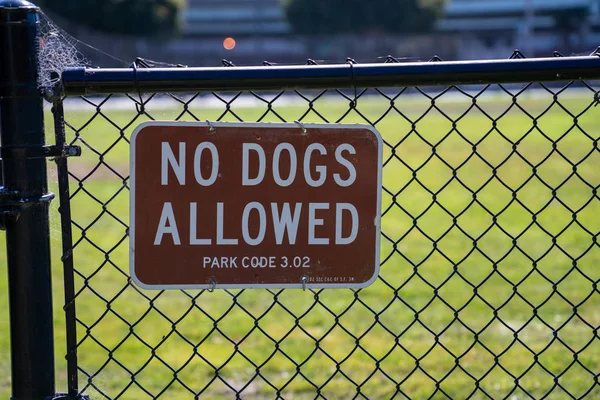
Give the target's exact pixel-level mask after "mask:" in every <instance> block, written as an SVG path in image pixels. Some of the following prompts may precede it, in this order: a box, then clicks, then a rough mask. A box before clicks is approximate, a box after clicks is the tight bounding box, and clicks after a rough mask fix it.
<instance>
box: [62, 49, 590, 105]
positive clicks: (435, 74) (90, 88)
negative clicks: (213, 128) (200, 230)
mask: <svg viewBox="0 0 600 400" xmlns="http://www.w3.org/2000/svg"><path fill="white" fill-rule="evenodd" d="M599 78H600V57H599V56H597V55H593V56H586V57H560V58H559V57H553V58H536V59H509V60H486V61H453V62H445V61H438V62H418V63H380V64H353V63H346V64H336V65H297V66H280V65H273V66H271V65H270V66H261V67H233V68H223V67H209V68H187V67H186V68H149V69H145V68H144V69H142V68H119V69H108V68H67V69H65V70H64V71H63V74H62V85H61V86H62V87H61V88H60V90H61V94H62V95H64V96H77V95H89V94H108V93H133V92H143V93H149V92H197V91H240V90H285V89H327V88H353V87H393V86H402V87H404V86H434V85H447V86H449V85H464V84H491V83H523V82H550V81H566V80H590V79H599Z"/></svg>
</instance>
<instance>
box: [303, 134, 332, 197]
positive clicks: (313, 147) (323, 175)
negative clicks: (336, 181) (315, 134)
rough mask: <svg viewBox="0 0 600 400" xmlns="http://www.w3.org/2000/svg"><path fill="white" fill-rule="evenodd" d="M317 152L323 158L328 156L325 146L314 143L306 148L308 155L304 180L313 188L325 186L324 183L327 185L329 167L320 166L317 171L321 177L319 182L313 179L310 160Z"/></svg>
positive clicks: (305, 157) (305, 158)
mask: <svg viewBox="0 0 600 400" xmlns="http://www.w3.org/2000/svg"><path fill="white" fill-rule="evenodd" d="M315 150H316V151H318V152H319V154H321V155H322V156H324V155H326V154H327V150H326V149H325V146H323V145H322V144H321V143H312V144H310V145H309V146H308V147H307V148H306V153H304V179H305V180H306V183H308V184H309V185H310V186H312V187H318V186H321V185H323V183H325V178H326V174H327V167H326V166H324V165H318V166H317V167H316V168H315V170H316V171H317V173H318V175H319V177H318V178H317V180H314V179H313V178H312V176H311V174H310V158H311V156H312V153H313V151H315Z"/></svg>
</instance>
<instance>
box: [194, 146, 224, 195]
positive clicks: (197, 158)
mask: <svg viewBox="0 0 600 400" xmlns="http://www.w3.org/2000/svg"><path fill="white" fill-rule="evenodd" d="M204 149H206V150H208V151H210V153H211V155H212V168H211V171H210V177H209V178H208V179H204V177H203V176H202V171H201V170H200V162H201V161H202V152H203V151H204ZM218 175H219V152H218V151H217V147H216V146H215V145H214V144H212V143H211V142H202V143H200V144H199V145H198V147H196V152H195V154H194V176H195V177H196V182H198V183H199V184H200V185H202V186H210V185H212V184H213V183H215V181H216V180H217V177H218Z"/></svg>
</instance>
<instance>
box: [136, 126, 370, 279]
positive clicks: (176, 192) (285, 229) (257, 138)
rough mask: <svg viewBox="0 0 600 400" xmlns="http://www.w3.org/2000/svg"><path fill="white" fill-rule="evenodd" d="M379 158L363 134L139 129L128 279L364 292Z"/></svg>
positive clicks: (365, 129) (312, 129) (361, 130)
mask: <svg viewBox="0 0 600 400" xmlns="http://www.w3.org/2000/svg"><path fill="white" fill-rule="evenodd" d="M381 157H382V140H381V136H380V135H379V133H378V132H377V131H376V130H375V129H373V128H372V127H370V126H367V125H341V124H314V125H313V124H307V125H300V124H269V123H239V124H238V123H188V122H147V123H143V124H141V125H140V126H139V127H138V128H137V129H136V130H135V132H134V133H133V136H132V138H131V210H130V219H131V221H130V227H131V229H130V235H131V237H130V239H131V241H130V250H131V251H130V270H131V276H132V278H133V280H134V281H135V282H136V283H137V284H138V285H140V286H142V287H144V288H148V289H167V288H178V289H180V288H197V289H211V288H249V287H315V288H320V287H349V288H361V287H365V286H368V285H369V284H371V283H372V282H373V281H374V280H375V279H376V277H377V275H378V272H379V237H380V215H381V214H380V213H381V205H380V203H381Z"/></svg>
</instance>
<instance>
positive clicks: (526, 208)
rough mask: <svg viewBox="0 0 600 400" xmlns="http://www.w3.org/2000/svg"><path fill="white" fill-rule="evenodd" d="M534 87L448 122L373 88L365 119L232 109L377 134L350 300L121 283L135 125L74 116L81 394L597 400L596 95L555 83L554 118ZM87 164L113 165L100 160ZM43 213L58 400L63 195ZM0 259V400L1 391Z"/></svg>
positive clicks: (114, 112)
mask: <svg viewBox="0 0 600 400" xmlns="http://www.w3.org/2000/svg"><path fill="white" fill-rule="evenodd" d="M571 92H572V93H571ZM528 93H529V91H526V92H525V93H524V94H523V95H521V96H520V97H518V101H517V102H516V104H517V105H518V106H517V105H512V104H513V103H512V97H511V96H509V95H506V94H501V93H497V94H492V95H490V96H488V97H485V98H481V99H479V100H478V101H477V104H478V107H474V106H473V102H472V100H471V99H470V98H468V97H467V96H464V95H460V94H457V93H447V94H445V95H442V96H441V97H440V98H439V99H437V100H436V101H435V105H436V106H437V107H439V109H440V110H441V111H442V112H440V111H439V110H437V109H435V108H431V106H432V103H431V101H430V100H428V99H427V98H425V97H423V96H404V95H403V96H400V98H398V99H396V100H394V106H395V107H396V108H397V109H398V110H400V111H401V112H402V114H404V116H402V115H401V114H400V113H399V112H398V111H397V110H396V109H393V108H390V101H388V100H386V99H384V98H382V97H381V96H379V97H375V96H374V97H368V98H361V99H359V102H358V111H359V112H360V114H359V113H358V112H356V111H355V110H349V107H348V102H346V101H339V100H330V99H329V98H326V97H324V98H320V99H319V100H317V101H316V102H315V103H314V110H316V111H317V112H318V114H317V113H315V112H309V113H308V114H307V115H304V114H305V113H306V111H307V109H308V103H306V104H299V103H294V102H292V103H290V102H285V103H284V104H283V101H282V102H281V103H282V105H279V102H278V100H276V101H274V102H273V107H272V109H273V110H274V111H275V112H276V113H277V114H275V113H273V112H271V111H269V108H268V106H267V104H266V103H265V104H263V105H256V106H248V105H244V106H239V107H238V106H236V104H238V103H240V102H239V101H234V102H233V103H232V104H231V110H233V111H234V112H235V114H236V115H237V116H239V117H240V118H241V119H243V120H244V121H257V120H262V121H267V122H279V121H281V120H280V119H279V117H278V116H277V115H279V116H281V117H282V118H283V119H285V120H287V121H293V120H295V119H299V118H301V117H303V121H304V122H323V120H322V119H321V117H320V115H322V116H324V117H325V118H327V119H328V120H329V121H330V122H331V121H337V120H339V119H341V121H342V122H347V123H356V122H361V123H365V122H367V121H368V122H374V123H375V126H376V127H377V128H378V130H379V131H380V133H381V134H382V136H383V138H384V140H385V142H386V146H385V150H384V161H385V165H384V176H383V185H384V187H385V189H386V190H385V192H384V195H383V210H384V215H383V218H382V232H383V234H384V236H385V238H382V249H381V250H382V251H381V255H382V261H383V265H382V267H381V274H380V277H381V279H379V280H378V281H377V282H376V283H374V284H373V285H372V286H371V287H369V288H367V289H364V290H361V291H359V292H357V293H355V292H353V291H351V290H347V289H340V290H323V291H306V292H303V291H301V290H286V291H267V290H245V291H229V292H225V291H220V290H217V291H215V292H214V293H208V292H194V291H188V292H182V291H169V292H153V291H142V290H139V289H136V288H134V287H133V286H131V285H129V284H128V278H127V271H128V240H127V234H126V224H127V223H128V201H129V192H128V191H127V190H126V189H125V188H124V182H123V180H122V179H121V178H119V177H117V176H116V175H115V172H118V173H120V174H122V175H123V176H124V177H127V176H128V162H129V156H128V151H129V149H128V143H127V142H126V140H125V138H127V137H128V136H129V135H130V133H131V131H132V129H133V128H134V127H135V126H137V124H138V123H140V122H142V121H144V120H147V119H148V118H147V117H144V116H137V114H136V113H135V112H132V111H126V110H119V109H117V108H116V107H115V109H109V108H108V107H106V108H105V111H103V113H104V114H105V115H106V117H108V119H107V118H105V117H104V116H102V115H97V114H96V110H95V108H94V107H93V106H90V107H89V108H88V109H87V110H78V111H76V112H71V113H67V115H66V120H67V122H68V123H69V124H70V125H71V126H73V127H75V128H76V129H77V130H80V135H79V136H78V137H79V139H80V140H79V143H78V144H79V145H82V146H83V147H84V155H83V156H82V157H81V158H79V159H73V160H70V166H71V169H72V171H73V174H74V175H75V176H76V177H77V178H78V179H80V180H83V185H82V186H80V185H79V184H78V183H77V182H76V181H75V180H73V183H72V186H71V191H72V193H74V198H73V201H72V212H73V221H74V222H75V224H76V225H75V226H74V236H75V237H74V240H75V242H76V246H75V253H74V257H75V265H76V269H77V274H76V290H77V291H78V297H77V314H78V318H79V320H80V323H79V324H78V340H79V341H80V342H81V344H80V346H79V364H80V368H81V369H82V370H83V371H85V373H86V374H89V376H91V377H92V379H91V380H90V381H88V379H87V377H86V376H85V374H84V373H81V374H80V387H81V388H84V387H85V391H86V392H87V393H88V394H90V395H91V397H92V398H103V395H105V396H108V397H111V398H115V397H118V396H120V398H125V399H143V398H152V397H153V396H159V395H160V396H161V397H162V398H169V399H171V398H173V399H179V398H182V399H183V398H193V396H194V395H193V393H199V392H202V394H203V395H204V396H205V397H206V398H219V397H222V398H234V397H235V394H234V391H233V390H241V389H242V388H243V389H244V390H243V392H242V396H241V397H242V398H244V399H254V398H275V397H276V396H277V394H278V393H279V394H281V396H282V397H285V398H290V399H305V398H306V399H308V398H315V397H316V396H318V395H319V394H320V395H322V396H323V397H326V398H332V399H345V398H351V397H354V396H358V397H360V396H361V395H362V396H363V397H366V398H377V399H378V398H391V397H393V396H394V395H396V398H404V397H410V398H419V399H420V398H429V397H432V398H447V397H448V396H449V397H452V398H466V397H467V396H470V395H472V396H473V397H474V398H487V397H488V396H489V397H491V398H504V397H506V398H511V399H521V398H528V397H529V396H528V395H527V394H526V393H529V394H530V395H531V396H532V397H533V398H541V397H543V396H544V395H546V394H548V398H552V399H562V398H566V397H568V395H567V393H570V394H571V395H572V396H574V397H580V396H583V395H585V394H587V396H588V397H589V398H600V387H599V386H598V383H597V377H598V374H599V373H600V356H599V354H600V339H599V337H598V327H599V326H600V292H599V291H598V289H597V284H598V281H599V280H600V270H599V269H598V265H600V246H599V245H598V242H597V235H598V232H600V218H599V217H598V215H600V198H599V197H598V194H597V190H598V187H599V186H600V151H599V150H598V147H597V141H598V138H599V137H600V125H598V120H599V119H600V108H594V107H593V106H592V101H593V93H592V92H591V91H590V92H582V91H578V90H571V89H569V90H567V91H565V93H564V94H562V95H560V96H559V97H558V98H559V100H560V104H561V105H562V106H561V105H558V104H556V103H553V100H552V95H550V94H546V95H545V96H543V95H539V93H537V92H535V93H534V94H533V95H529V94H528ZM112 101H113V100H109V103H110V102H112ZM115 101H116V100H115ZM207 101H208V100H207V99H206V98H204V97H201V98H198V99H196V100H195V101H194V102H193V103H192V105H191V107H190V109H191V110H192V111H193V113H194V114H195V115H196V116H197V118H199V119H200V120H206V119H209V120H217V119H221V120H224V121H236V120H237V118H236V117H235V116H234V115H233V114H231V113H227V112H225V111H226V109H225V106H224V105H223V106H222V107H220V108H219V107H212V106H211V107H208V108H207V107H205V106H204V104H205V102H207ZM236 102H237V103H236ZM158 103H159V102H156V105H155V106H153V102H150V104H149V105H148V113H149V114H150V115H152V116H153V117H154V118H155V119H159V120H172V119H174V118H177V117H178V116H179V115H180V113H181V112H182V108H181V107H180V108H179V109H174V108H169V109H164V108H162V104H158ZM211 104H212V103H211ZM67 109H68V108H67ZM567 111H568V112H567ZM569 112H570V113H569ZM527 113H528V114H530V115H531V116H533V117H534V118H535V119H532V118H531V116H528V115H527ZM319 114H320V115H319ZM486 114H487V115H486ZM94 115H96V116H95V118H94V119H93V121H92V122H91V123H90V124H89V125H86V122H87V121H88V120H89V119H90V118H91V117H92V116H94ZM423 115H426V116H425V117H423V118H421V116H423ZM109 119H110V121H109ZM182 119H184V120H193V118H192V117H191V115H189V114H185V115H184V116H183V118H182ZM453 121H455V122H454V123H453ZM49 133H50V131H49ZM68 133H69V135H70V136H71V137H74V133H73V131H72V130H69V132H68ZM594 140H595V141H596V144H594ZM87 146H89V147H91V148H93V149H94V150H96V151H97V152H99V153H100V154H101V155H99V154H96V153H94V151H92V150H91V149H90V148H88V147H87ZM594 146H596V147H594ZM432 149H434V151H433V150H432ZM100 159H102V160H103V161H104V162H105V163H106V164H108V165H110V167H111V168H112V169H113V170H114V171H111V170H110V169H108V168H107V167H106V166H104V165H101V166H100V167H99V168H96V167H97V166H98V162H99V160H100ZM573 164H575V166H573ZM453 170H454V171H455V173H453ZM534 171H535V174H534V173H533V172H534ZM52 174H53V175H52V178H53V180H54V181H56V174H55V173H54V172H52ZM533 175H535V176H533ZM102 203H104V204H105V205H104V206H103V204H102ZM53 207H54V209H53V213H52V224H51V225H52V245H53V256H54V262H55V263H54V266H53V268H54V270H53V272H54V274H53V275H54V286H55V288H56V296H55V314H56V347H57V354H58V355H59V356H58V357H57V358H58V360H57V374H58V381H59V388H60V389H63V390H64V382H65V362H64V360H63V359H62V358H61V357H60V355H62V354H64V353H65V345H64V341H65V339H64V337H65V335H64V317H63V315H62V310H61V305H62V302H63V295H62V286H61V278H62V266H61V264H60V263H59V259H60V242H59V241H60V237H59V235H60V231H59V220H58V214H57V211H56V207H58V202H55V203H54V204H53ZM99 216H100V218H98V217H99ZM82 232H84V235H82ZM3 257H4V252H2V253H0V270H1V272H0V397H5V398H8V397H9V395H10V382H9V378H8V377H9V369H10V368H9V367H10V358H9V352H8V349H9V338H8V311H7V309H8V299H7V298H8V295H7V283H6V278H5V277H6V263H5V259H4V258H3ZM167 267H168V266H167ZM275 343H279V344H278V345H277V346H276V345H275ZM574 355H575V356H574ZM594 376H595V377H596V382H595V380H594ZM555 377H556V379H555ZM436 381H437V382H438V383H437V384H436ZM476 382H477V383H476ZM515 383H516V384H515ZM317 387H319V388H320V389H319V391H317V389H316V388H317ZM232 388H233V390H232Z"/></svg>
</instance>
